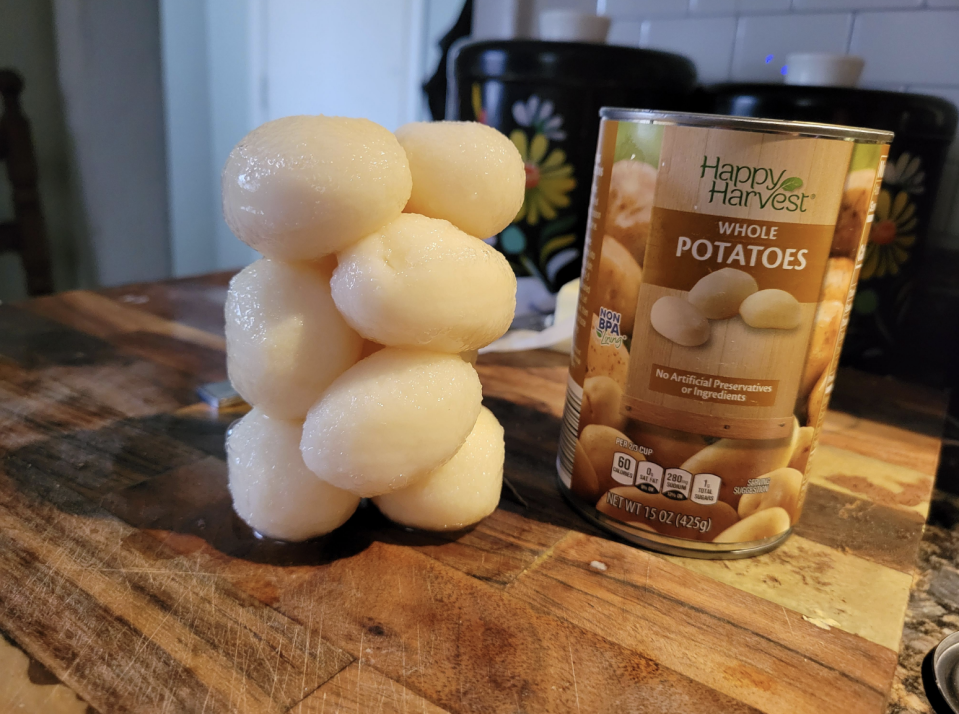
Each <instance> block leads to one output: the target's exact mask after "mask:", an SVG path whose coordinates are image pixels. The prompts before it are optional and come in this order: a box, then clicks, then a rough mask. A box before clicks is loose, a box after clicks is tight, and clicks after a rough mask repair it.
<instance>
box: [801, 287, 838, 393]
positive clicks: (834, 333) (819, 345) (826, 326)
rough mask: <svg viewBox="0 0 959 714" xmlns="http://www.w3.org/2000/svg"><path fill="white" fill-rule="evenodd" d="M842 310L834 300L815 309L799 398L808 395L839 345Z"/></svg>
mask: <svg viewBox="0 0 959 714" xmlns="http://www.w3.org/2000/svg"><path fill="white" fill-rule="evenodd" d="M844 310H845V305H844V304H843V303H841V302H838V301H836V300H829V301H826V302H822V303H820V304H819V307H818V308H817V309H816V317H815V320H814V321H813V327H812V334H811V335H810V336H809V349H808V351H807V352H806V365H805V367H803V373H802V378H801V379H800V380H799V396H800V398H803V397H806V396H808V395H809V393H810V392H811V391H812V388H813V385H814V384H815V383H816V380H818V379H819V375H821V374H822V373H823V372H825V371H826V370H827V369H828V368H829V365H830V363H831V362H832V358H833V355H834V354H835V353H836V345H837V344H838V343H839V329H840V327H841V326H842V316H843V312H844Z"/></svg>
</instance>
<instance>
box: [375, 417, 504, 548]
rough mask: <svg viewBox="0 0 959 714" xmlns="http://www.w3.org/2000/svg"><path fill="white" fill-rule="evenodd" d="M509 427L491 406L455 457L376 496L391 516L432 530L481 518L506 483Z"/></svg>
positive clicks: (457, 526)
mask: <svg viewBox="0 0 959 714" xmlns="http://www.w3.org/2000/svg"><path fill="white" fill-rule="evenodd" d="M505 460H506V446H505V443H504V441H503V427H502V426H500V423H499V422H498V421H497V420H496V417H495V416H493V412H491V411H490V410H489V409H487V408H486V407H483V408H482V409H481V410H480V415H479V418H478V419H477V420H476V424H475V425H474V426H473V430H472V431H471V432H470V434H469V436H467V437H466V441H465V442H464V444H463V446H461V447H460V450H459V451H457V452H456V454H455V455H454V456H453V458H452V459H450V460H449V461H447V462H446V463H445V464H443V465H442V466H440V467H439V468H438V469H435V470H434V471H431V472H430V473H429V474H428V475H427V476H426V477H425V478H423V479H422V480H420V481H417V482H416V483H414V484H413V485H412V486H408V487H407V488H404V489H402V490H400V491H394V492H393V493H386V494H383V495H382V496H377V497H376V498H374V499H373V503H375V504H376V506H377V508H379V509H380V510H381V511H382V512H383V515H385V516H386V517H387V518H389V519H390V520H391V521H395V522H396V523H400V524H402V525H404V526H410V527H412V528H423V529H425V530H430V531H452V530H459V529H460V528H466V527H467V526H471V525H473V524H474V523H478V522H479V521H481V520H483V519H484V518H486V516H488V515H489V514H490V513H492V512H493V511H495V510H496V504H498V503H499V496H500V490H501V489H502V486H503V463H504V462H505Z"/></svg>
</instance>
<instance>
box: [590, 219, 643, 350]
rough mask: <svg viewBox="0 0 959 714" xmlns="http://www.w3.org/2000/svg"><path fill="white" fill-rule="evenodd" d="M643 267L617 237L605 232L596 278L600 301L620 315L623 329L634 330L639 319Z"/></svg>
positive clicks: (625, 331) (631, 331)
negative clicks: (637, 311) (638, 306)
mask: <svg viewBox="0 0 959 714" xmlns="http://www.w3.org/2000/svg"><path fill="white" fill-rule="evenodd" d="M642 280H643V269H642V268H640V267H639V264H638V263H637V262H636V259H635V258H633V256H632V255H630V253H629V251H628V250H626V249H625V248H624V247H623V246H622V245H620V244H619V243H618V242H617V241H616V239H614V238H612V237H610V236H605V237H604V238H603V250H602V254H601V255H600V258H599V275H598V277H597V278H596V282H595V283H594V285H596V290H597V295H598V298H597V300H598V301H599V302H598V304H599V305H601V306H602V307H605V308H606V309H607V310H612V311H613V312H618V313H619V314H620V315H621V318H620V319H621V322H620V327H619V329H620V332H622V334H624V335H631V334H633V323H634V322H635V320H636V301H637V299H638V298H639V284H640V283H641V282H642Z"/></svg>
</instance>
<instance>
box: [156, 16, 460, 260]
mask: <svg viewBox="0 0 959 714" xmlns="http://www.w3.org/2000/svg"><path fill="white" fill-rule="evenodd" d="M461 5H462V0H353V1H351V2H348V3H347V2H341V1H340V0H203V2H197V1H196V0H160V8H161V11H160V16H161V19H162V37H163V40H162V46H163V81H164V92H165V95H166V126H167V130H166V141H167V146H168V154H167V172H168V174H169V188H168V195H169V200H170V216H171V245H172V252H173V270H174V274H175V275H189V274H193V273H201V272H206V271H210V270H223V269H232V268H236V267H240V266H243V265H246V264H247V263H249V262H250V261H252V260H254V259H255V258H256V253H255V252H253V251H252V250H250V249H249V248H247V247H246V246H245V245H243V244H242V243H241V242H240V241H239V240H237V239H236V238H235V237H234V236H233V235H232V234H231V233H230V230H229V228H227V226H226V223H225V222H224V221H223V218H222V212H221V209H220V183H219V180H220V171H221V170H222V168H223V164H224V163H225V161H226V159H227V156H228V155H229V152H230V150H231V149H232V148H233V146H234V145H235V144H236V143H237V142H238V141H239V140H240V139H241V138H242V137H243V135H244V134H246V133H247V132H248V131H250V130H251V129H253V128H254V127H256V126H257V125H259V124H261V123H262V122H264V121H268V120H270V119H275V118H278V117H282V116H288V115H291V114H321V113H322V114H332V115H342V116H358V117H367V118H370V119H372V120H374V121H377V122H379V123H381V124H383V125H384V126H386V127H387V128H389V129H395V128H397V127H398V126H400V125H401V124H404V123H406V122H408V121H414V120H417V119H422V118H425V117H426V116H427V115H426V113H425V102H424V101H423V97H422V91H421V88H420V85H421V84H422V82H423V81H424V80H425V79H426V77H427V76H428V74H429V73H430V72H431V71H432V70H433V69H434V67H433V65H435V62H436V61H437V60H438V59H439V57H438V52H437V51H435V50H434V49H433V46H434V45H435V43H436V42H437V41H438V40H439V38H440V37H441V36H442V35H443V34H445V32H446V31H447V30H448V29H449V26H450V25H452V23H453V21H455V19H456V17H457V16H458V14H459V10H460V7H461Z"/></svg>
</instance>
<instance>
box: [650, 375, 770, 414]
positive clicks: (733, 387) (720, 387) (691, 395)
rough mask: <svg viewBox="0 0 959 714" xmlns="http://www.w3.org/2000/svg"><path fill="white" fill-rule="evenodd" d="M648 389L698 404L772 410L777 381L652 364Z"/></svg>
mask: <svg viewBox="0 0 959 714" xmlns="http://www.w3.org/2000/svg"><path fill="white" fill-rule="evenodd" d="M649 388H650V389H651V390H652V391H654V392H659V393H661V394H668V395H670V396H673V397H680V398H681V399H692V400H693V401H697V402H712V403H714V404H735V405H738V406H742V407H771V406H773V405H774V404H775V403H776V393H777V391H778V389H779V380H778V379H737V378H736V377H722V376H720V375H718V374H705V373H703V372H692V371H690V370H686V369H676V368H675V367H666V366H664V365H661V364H654V365H652V369H650V373H649Z"/></svg>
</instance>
